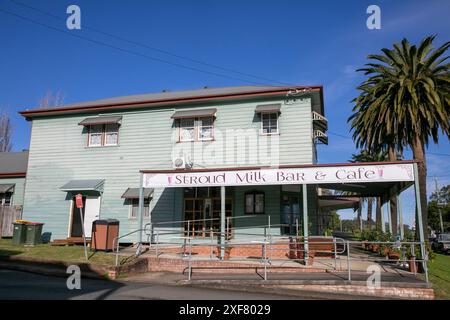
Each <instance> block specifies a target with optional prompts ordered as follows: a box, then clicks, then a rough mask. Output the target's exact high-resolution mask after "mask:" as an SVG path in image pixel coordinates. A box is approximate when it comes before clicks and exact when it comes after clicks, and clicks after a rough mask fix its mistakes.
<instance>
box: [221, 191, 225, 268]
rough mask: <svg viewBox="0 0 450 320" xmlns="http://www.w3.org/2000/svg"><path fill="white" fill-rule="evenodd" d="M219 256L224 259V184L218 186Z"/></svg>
mask: <svg viewBox="0 0 450 320" xmlns="http://www.w3.org/2000/svg"><path fill="white" fill-rule="evenodd" d="M220 258H221V259H222V260H223V259H225V186H220Z"/></svg>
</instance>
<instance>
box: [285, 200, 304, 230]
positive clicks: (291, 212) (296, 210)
mask: <svg viewBox="0 0 450 320" xmlns="http://www.w3.org/2000/svg"><path fill="white" fill-rule="evenodd" d="M281 224H282V227H281V232H282V234H284V235H295V233H296V225H297V224H298V225H299V226H300V224H301V221H300V202H299V196H298V195H287V194H284V195H283V196H282V203H281Z"/></svg>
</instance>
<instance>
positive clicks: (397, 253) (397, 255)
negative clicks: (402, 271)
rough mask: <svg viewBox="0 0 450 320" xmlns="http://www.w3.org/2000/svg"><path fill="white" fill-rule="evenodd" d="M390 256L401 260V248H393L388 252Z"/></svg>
mask: <svg viewBox="0 0 450 320" xmlns="http://www.w3.org/2000/svg"><path fill="white" fill-rule="evenodd" d="M388 258H389V259H390V260H399V259H400V249H393V248H391V249H390V250H389V253H388Z"/></svg>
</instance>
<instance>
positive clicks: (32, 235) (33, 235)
mask: <svg viewBox="0 0 450 320" xmlns="http://www.w3.org/2000/svg"><path fill="white" fill-rule="evenodd" d="M43 225H44V224H43V223H40V222H33V223H30V224H27V225H26V232H25V233H26V236H25V245H28V246H35V245H37V244H41V243H42V226H43Z"/></svg>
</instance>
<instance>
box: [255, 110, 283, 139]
mask: <svg viewBox="0 0 450 320" xmlns="http://www.w3.org/2000/svg"><path fill="white" fill-rule="evenodd" d="M272 115H275V117H276V123H277V130H276V132H264V116H269V125H270V124H271V122H272V121H273V119H272V118H271V116H272ZM279 118H280V115H279V113H278V112H261V129H260V131H261V132H260V134H261V135H264V136H270V135H276V134H279V133H280V119H279Z"/></svg>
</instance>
